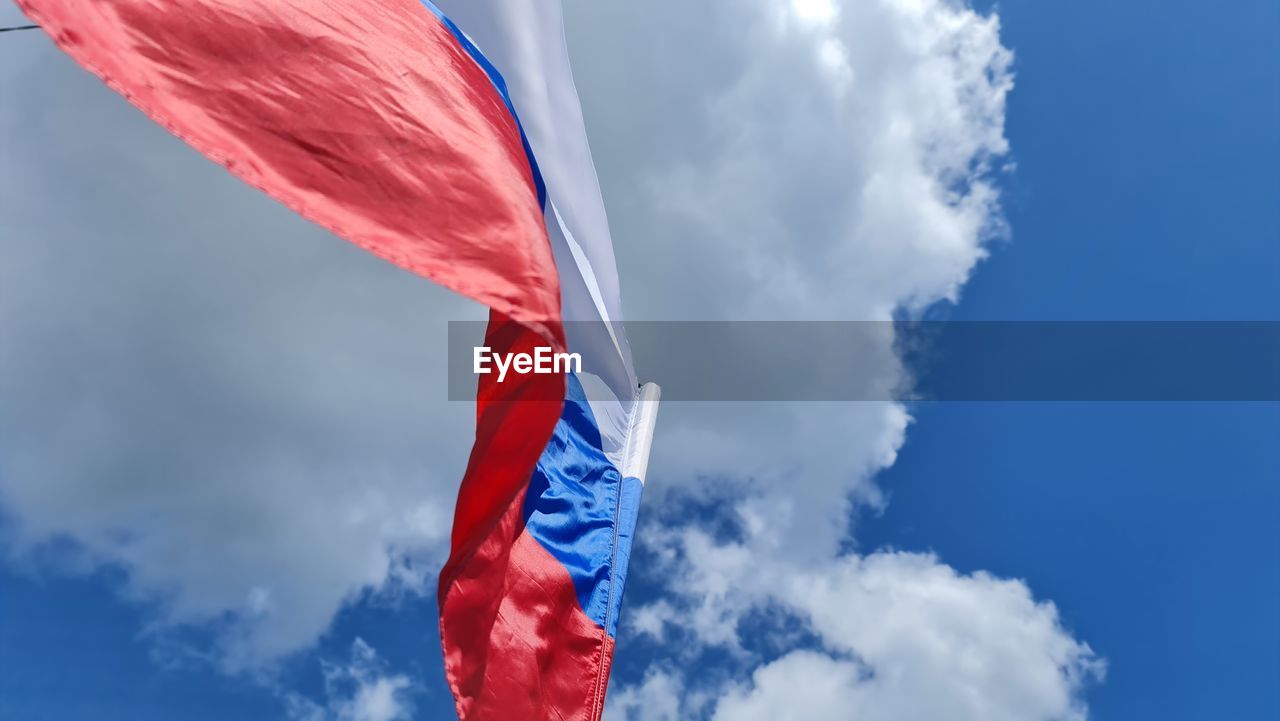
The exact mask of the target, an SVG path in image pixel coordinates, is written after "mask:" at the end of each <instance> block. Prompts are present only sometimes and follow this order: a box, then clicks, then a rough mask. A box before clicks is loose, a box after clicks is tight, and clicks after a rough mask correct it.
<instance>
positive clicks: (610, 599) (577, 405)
mask: <svg viewBox="0 0 1280 721" xmlns="http://www.w3.org/2000/svg"><path fill="white" fill-rule="evenodd" d="M565 385H566V386H567V391H566V394H565V395H566V398H565V402H564V411H563V413H562V414H561V417H560V421H559V422H558V423H557V424H556V428H555V431H554V432H553V433H552V435H551V440H550V441H549V442H548V443H547V448H546V450H544V451H543V452H542V457H541V458H540V459H538V465H537V467H536V468H535V469H534V472H533V477H532V478H531V479H530V480H529V490H528V493H527V495H526V496H525V505H524V516H525V528H526V530H527V531H528V532H529V534H530V535H532V536H533V537H534V538H535V539H536V540H537V541H538V542H539V543H540V544H542V546H543V548H546V549H547V551H548V552H550V553H551V555H552V556H553V557H555V558H556V560H558V561H560V563H562V564H564V567H565V568H566V569H567V570H568V571H569V576H570V577H571V578H572V579H573V585H574V590H575V591H576V592H577V596H578V603H579V604H581V606H582V610H583V611H584V612H585V613H586V614H587V616H588V617H589V618H590V619H591V620H593V621H595V622H596V623H598V624H600V626H601V627H603V628H605V629H606V630H608V632H609V635H610V636H616V635H617V628H618V608H619V605H620V604H621V600H622V587H623V582H624V580H625V576H626V571H627V560H628V557H629V556H630V554H631V538H632V536H633V534H634V532H635V526H636V514H637V511H638V510H639V506H640V491H641V488H642V484H641V483H640V481H639V480H637V479H635V478H629V479H626V480H625V481H624V480H623V478H622V474H621V473H619V471H618V469H617V468H615V467H614V465H613V464H612V463H611V462H610V461H609V459H608V458H607V457H606V456H605V454H604V451H603V450H601V443H600V429H599V426H597V425H596V420H595V416H594V415H593V414H592V412H591V406H590V405H589V404H588V403H587V400H586V396H585V394H584V393H583V391H582V384H581V383H579V382H578V379H577V377H576V376H574V375H573V374H569V375H568V376H567V377H566V384H565Z"/></svg>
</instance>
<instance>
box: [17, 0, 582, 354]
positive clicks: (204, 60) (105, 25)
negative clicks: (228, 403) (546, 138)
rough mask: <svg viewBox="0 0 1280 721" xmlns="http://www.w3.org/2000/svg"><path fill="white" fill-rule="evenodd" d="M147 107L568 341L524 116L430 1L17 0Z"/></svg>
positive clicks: (409, 260) (329, 221) (325, 214)
mask: <svg viewBox="0 0 1280 721" xmlns="http://www.w3.org/2000/svg"><path fill="white" fill-rule="evenodd" d="M17 2H18V5H19V7H21V8H22V10H23V11H24V12H25V13H26V14H27V15H28V16H30V17H31V18H32V19H33V20H35V21H36V22H38V23H39V24H40V25H41V26H43V27H44V29H45V31H46V32H48V33H49V35H50V36H51V37H52V38H53V39H54V41H55V42H57V43H58V45H59V46H60V47H61V48H62V49H63V50H64V51H66V52H67V53H68V54H69V55H71V57H73V58H75V60H76V61H77V62H78V63H80V64H81V65H83V66H85V67H86V68H88V69H89V70H91V71H93V72H94V73H96V74H97V75H98V76H99V77H101V78H102V79H103V80H104V81H105V82H106V83H107V84H108V85H110V86H111V87H112V88H114V89H115V90H116V91H117V92H119V93H121V94H122V95H124V96H125V97H126V98H128V99H129V100H130V101H131V102H132V103H133V104H134V105H137V106H138V107H139V108H141V109H142V110H143V111H144V112H145V113H147V115H149V116H151V117H152V118H153V119H154V120H156V121H157V122H159V123H160V124H161V125H163V126H164V127H166V128H168V129H169V130H170V131H172V132H173V133H174V134H176V135H177V136H178V137H180V138H182V139H183V140H185V141H187V142H188V143H190V144H191V145H192V146H194V147H195V148H196V149H198V150H199V151H200V152H202V153H204V154H205V155H207V156H209V157H210V158H212V159H213V160H215V161H217V162H219V163H222V164H223V165H225V166H226V167H227V168H228V169H229V170H230V171H231V172H233V173H235V174H236V175H238V176H239V177H240V178H242V179H243V180H245V181H246V182H248V183H250V184H252V185H254V186H256V187H258V188H260V189H262V190H263V191H265V192H266V193H267V194H269V195H271V196H272V197H274V198H276V199H277V200H279V201H281V202H282V203H284V204H285V205H287V206H289V207H290V208H292V209H294V210H296V211H297V212H299V213H301V214H302V215H303V216H306V217H307V218H309V219H311V220H313V221H315V222H317V223H319V224H320V225H323V226H325V227H326V228H329V229H330V230H332V231H333V232H335V233H337V234H338V235H340V236H342V237H343V238H345V239H347V240H349V241H351V242H353V243H355V244H356V245H359V246H361V247H363V248H365V249H367V250H369V251H371V252H373V253H375V254H377V255H379V256H381V257H383V258H385V259H387V260H389V261H391V262H392V263H395V264H396V265H399V266H401V267H403V268H406V269H408V270H411V271H413V272H415V273H419V274H421V275H423V276H426V277H427V278H430V279H432V280H434V281H436V282H438V283H440V284H442V285H444V286H446V287H448V288H451V289H453V290H455V291H457V292H459V293H461V294H463V295H466V296H468V297H470V298H474V299H475V300H477V301H479V302H480V303H484V304H485V305H488V306H489V307H491V308H495V309H497V310H499V311H502V312H503V313H504V314H505V315H507V316H509V317H511V318H514V319H515V320H518V321H521V322H524V323H526V324H528V325H529V326H530V327H531V328H533V329H534V330H535V331H537V332H538V333H539V334H540V335H542V336H543V337H544V338H547V339H558V338H559V337H560V330H559V328H558V324H559V318H560V289H559V279H558V277H557V275H556V271H555V262H554V260H553V259H552V254H551V245H550V242H549V241H548V240H547V237H546V228H545V226H544V225H543V217H542V210H541V208H540V207H539V206H538V199H537V193H536V191H535V189H534V181H533V176H532V170H531V169H530V167H529V162H528V159H527V157H526V155H525V151H524V147H523V144H522V143H521V139H520V132H519V129H518V128H517V126H516V123H515V120H514V119H513V118H512V117H511V113H510V112H509V111H508V110H507V108H506V106H505V105H504V104H503V102H502V98H501V97H500V96H499V95H498V93H497V91H496V90H495V89H494V88H493V85H492V83H491V82H490V81H489V79H488V77H487V76H486V75H485V73H484V71H483V70H482V69H481V68H480V67H479V66H478V65H476V63H475V61H473V60H472V59H471V57H470V56H468V55H467V53H466V52H465V51H464V50H463V49H462V48H461V47H460V46H459V45H458V43H457V41H456V40H455V39H454V38H453V36H452V34H451V33H450V32H449V30H448V28H446V27H445V26H444V24H443V23H441V22H440V20H439V19H438V18H436V17H435V16H434V15H433V14H432V13H431V12H430V11H429V10H428V9H427V8H426V7H424V6H423V5H422V3H420V2H418V0H358V1H357V0H345V1H343V0H327V1H325V2H321V1H319V0H17Z"/></svg>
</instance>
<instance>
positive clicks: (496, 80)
mask: <svg viewBox="0 0 1280 721" xmlns="http://www.w3.org/2000/svg"><path fill="white" fill-rule="evenodd" d="M422 4H423V5H425V6H426V8H427V9H428V10H430V11H431V13H432V14H433V15H435V16H436V17H437V18H439V19H440V22H442V23H444V26H445V27H446V28H448V30H449V32H450V33H451V34H452V35H453V37H454V39H455V40H457V41H458V45H461V46H462V49H463V50H465V51H467V54H468V55H470V56H471V59H472V60H475V61H476V64H477V65H479V66H480V69H481V70H483V71H484V74H485V75H488V76H489V82H491V83H493V87H494V89H495V90H497V91H498V95H499V96H501V97H502V102H503V103H504V104H506V106H507V110H508V111H509V112H510V113H511V117H512V118H513V119H514V120H515V121H516V128H518V129H519V130H520V142H521V143H522V144H523V145H524V154H525V157H527V158H528V159H529V170H530V171H532V173H533V184H534V187H536V188H537V192H538V207H539V208H542V210H543V212H546V209H547V185H546V183H545V182H543V180H542V171H540V170H538V161H537V159H536V158H534V157H533V146H531V145H529V138H528V137H527V136H526V135H525V134H524V126H523V125H521V124H520V116H519V115H518V114H517V113H516V106H515V105H514V104H513V103H512V102H511V94H510V93H508V92H507V81H506V80H504V79H503V78H502V73H500V72H498V68H497V67H495V66H494V64H493V63H492V62H490V61H489V58H487V57H485V56H484V53H482V52H480V48H478V47H476V44H475V43H473V42H471V38H469V37H467V34H466V33H465V32H463V31H462V28H460V27H458V26H457V24H456V23H454V22H453V21H452V20H450V19H449V17H448V16H447V15H445V14H444V12H443V11H442V10H441V9H440V8H438V7H436V5H435V3H433V2H431V0H422Z"/></svg>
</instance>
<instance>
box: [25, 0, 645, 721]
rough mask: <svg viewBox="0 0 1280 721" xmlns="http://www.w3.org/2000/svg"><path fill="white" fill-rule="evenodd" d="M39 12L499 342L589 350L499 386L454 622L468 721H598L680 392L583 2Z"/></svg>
mask: <svg viewBox="0 0 1280 721" xmlns="http://www.w3.org/2000/svg"><path fill="white" fill-rule="evenodd" d="M18 4H19V5H20V6H21V7H22V9H23V10H24V11H25V12H26V13H27V14H28V15H29V16H30V17H31V18H33V19H34V20H35V21H37V22H39V23H40V24H41V25H42V26H43V27H44V28H45V29H46V31H47V32H48V33H49V34H50V35H51V36H52V37H53V38H54V40H55V41H56V42H57V43H58V45H59V46H61V47H62V49H63V50H65V51H66V52H67V53H69V54H70V55H71V56H72V57H73V58H75V59H76V61H78V62H79V63H80V64H81V65H83V66H85V67H86V68H88V69H89V70H91V71H93V72H94V73H96V74H97V75H98V76H99V77H101V78H102V79H103V80H104V81H105V82H106V83H107V84H109V85H110V86H111V87H112V88H114V89H115V90H117V91H118V92H120V93H121V94H123V95H124V96H125V97H127V98H128V99H129V100H130V101H131V102H133V103H134V104H135V105H137V106H138V107H139V108H141V109H142V110H143V111H144V112H146V113H147V114H148V115H150V116H151V117H152V118H153V119H155V120H156V121H157V122H159V123H161V124H162V125H164V126H165V127H166V128H168V129H169V130H170V131H172V132H173V133H175V134H176V135H178V136H179V137H181V138H182V139H184V140H185V141H186V142H188V143H189V144H191V145H192V146H194V147H195V148H197V149H198V150H200V151H201V152H202V153H204V154H205V155H207V156H208V157H210V158H212V159H213V160H215V161H217V162H219V163H222V164H223V165H225V166H226V167H227V168H228V169H229V170H230V171H231V172H233V173H235V174H236V175H237V176H239V177H240V178H242V179H243V180H245V181H246V182H248V183H250V184H252V185H254V186H256V187H258V188H260V189H262V190H263V191H265V192H266V193H268V194H270V195H271V196H272V197H274V198H276V199H277V200H279V201H281V202H283V203H284V204H286V205H288V206H289V207H290V208H293V209H294V210H295V211H297V212H299V213H300V214H302V215H304V216H306V217H307V218H310V219H311V220H313V221H315V222H317V223H319V224H321V225H323V226H325V227H327V228H329V229H330V230H332V231H333V232H335V233H337V234H338V235H340V236H342V237H344V238H346V239H347V240H349V241H351V242H353V243H356V244H357V245H359V246H361V247H363V248H365V249H367V250H369V251H370V252H373V253H375V254H377V255H379V256H381V257H383V258H385V259H387V260H389V261H390V262H392V263H395V264H397V265H399V266H401V267H403V268H406V269H408V270H411V271H413V272H415V273H418V274H420V275H423V276H425V277H427V278H430V279H432V280H434V281H436V282H438V283H441V284H442V285H445V286H447V287H449V288H451V289H453V290H455V291H457V292H459V293H461V294H463V295H466V296H468V297H470V298H473V299H475V300H476V301H479V302H481V303H484V304H486V305H488V306H489V307H490V309H491V317H490V324H489V329H488V333H487V340H486V343H487V344H488V345H489V346H491V347H493V348H494V349H495V350H499V351H502V352H518V351H522V350H523V351H532V349H534V348H536V347H548V346H549V347H551V348H553V349H555V350H557V351H560V350H565V349H568V350H571V351H573V352H576V353H578V354H579V355H580V356H581V357H582V359H583V368H582V372H581V373H577V374H569V375H520V376H514V377H513V376H511V375H508V376H507V378H506V379H505V381H503V382H501V383H500V382H498V381H497V379H496V377H495V376H492V375H490V376H481V378H480V387H479V392H478V397H477V427H476V441H475V446H474V448H473V449H472V454H471V460H470V463H469V465H468V468H467V472H466V476H465V478H464V479H463V483H462V488H461V490H460V492H459V497H458V505H457V510H456V514H455V519H454V530H453V539H452V541H453V546H452V553H451V555H450V558H449V561H448V563H447V564H446V565H445V568H444V570H443V571H442V573H441V578H440V611H441V633H442V638H443V643H444V651H445V668H446V673H447V676H448V680H449V684H450V686H451V688H452V690H453V693H454V696H455V699H456V701H457V709H458V714H459V716H460V717H461V718H462V719H464V720H465V721H536V720H540V719H545V720H547V721H551V720H553V719H554V720H556V721H569V720H574V721H578V720H583V721H593V720H594V719H598V718H599V717H600V715H601V713H602V711H603V705H604V694H605V689H606V686H607V683H608V675H609V667H610V663H611V660H612V655H613V644H614V641H613V639H614V637H615V635H616V631H617V622H618V608H619V603H620V600H621V596H622V586H623V582H624V580H625V577H626V569H627V558H628V556H629V553H630V549H631V538H632V534H633V532H634V529H635V521H636V512H637V508H638V505H639V500H640V491H641V488H642V484H643V480H644V474H645V466H646V463H647V458H648V450H649V442H650V438H651V435H652V430H653V424H654V418H655V414H656V404H657V388H656V387H655V386H652V385H649V386H645V387H643V388H641V387H639V386H638V384H637V382H636V376H635V371H634V369H633V368H632V364H631V355H630V350H629V348H628V346H627V341H626V337H625V335H624V334H623V333H622V332H621V329H620V326H619V325H618V323H619V322H620V321H621V320H622V312H621V303H620V294H619V289H618V276H617V270H616V266H615V262H614V257H613V247H612V242H611V240H610V236H609V229H608V224H607V221H606V219H605V213H604V207H603V203H602V201H601V198H600V190H599V186H598V183H597V180H596V174H595V170H594V167H593V165H592V162H591V154H590V151H589V149H588V147H587V141H586V134H585V131H584V129H583V122H582V114H581V109H580V107H579V103H578V97H577V93H576V91H575V89H574V86H573V79H572V75H571V73H570V70H569V62H568V56H567V53H566V49H565V46H564V35H563V30H562V19H561V8H560V3H559V0H438V1H437V2H436V3H435V4H433V3H432V2H430V1H429V0H423V1H422V2H420V1H419V0H360V1H359V2H357V1H356V0H18ZM566 321H575V322H572V323H566ZM577 321H581V322H577ZM551 398H563V399H564V401H563V402H558V401H553V400H548V399H551Z"/></svg>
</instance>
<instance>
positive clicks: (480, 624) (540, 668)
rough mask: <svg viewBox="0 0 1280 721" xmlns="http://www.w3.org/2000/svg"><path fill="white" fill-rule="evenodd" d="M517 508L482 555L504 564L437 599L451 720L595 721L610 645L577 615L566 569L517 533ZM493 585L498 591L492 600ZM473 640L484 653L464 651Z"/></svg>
mask: <svg viewBox="0 0 1280 721" xmlns="http://www.w3.org/2000/svg"><path fill="white" fill-rule="evenodd" d="M520 499H521V500H522V499H523V493H522V494H520ZM520 506H521V504H520V502H519V501H517V502H515V503H513V504H511V506H510V507H509V508H508V511H507V513H506V514H505V515H504V517H503V519H502V522H501V523H500V524H499V528H500V529H501V531H500V532H499V534H495V535H496V536H500V538H498V537H495V538H493V540H492V541H490V542H489V543H486V544H484V548H482V549H481V553H484V554H493V555H501V556H504V559H503V561H502V562H490V561H486V562H484V563H475V564H471V565H470V566H469V569H468V572H467V573H464V574H463V575H461V576H460V577H458V578H457V579H456V580H455V581H454V583H453V584H452V586H451V587H450V588H449V591H450V592H449V593H442V596H441V631H442V634H443V635H444V637H445V638H446V642H445V667H446V670H447V672H448V676H449V682H450V686H451V687H452V690H453V693H454V698H455V699H456V702H457V710H458V717H459V718H460V719H464V720H466V721H481V720H483V721H502V720H506V719H511V720H516V719H518V720H520V721H596V720H598V719H599V718H600V716H601V714H602V713H603V712H604V696H605V688H606V685H607V683H608V678H609V667H610V665H611V662H612V659H613V648H614V642H613V639H611V638H609V636H608V634H606V633H605V632H604V629H602V628H601V627H600V626H599V625H597V624H596V623H595V622H594V621H592V620H591V619H590V618H588V617H587V615H586V613H585V612H584V611H583V610H582V607H581V606H580V605H579V604H578V598H577V594H576V593H575V592H574V587H573V580H572V579H571V578H570V576H569V572H568V571H567V570H566V569H565V567H564V566H563V565H562V564H561V563H560V562H559V561H558V560H556V559H555V558H554V557H553V556H552V555H551V554H550V553H549V552H548V551H547V550H546V549H545V548H543V547H542V545H541V544H539V543H538V542H537V540H535V539H534V538H533V537H532V536H530V535H529V534H527V533H524V532H523V523H522V522H521V508H520ZM510 539H514V540H510ZM476 571H478V573H475V572H476ZM495 586H497V587H499V588H501V589H502V592H501V593H499V594H494V593H492V589H493V588H494V587H495ZM444 589H445V587H444V586H443V585H442V591H443V590H444ZM477 637H485V638H488V639H489V644H488V645H487V646H475V647H470V646H467V645H466V644H465V639H468V638H477ZM450 639H452V640H454V641H455V642H454V643H450V642H449V641H450Z"/></svg>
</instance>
